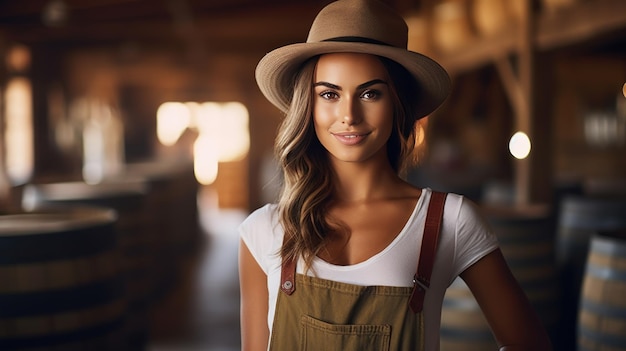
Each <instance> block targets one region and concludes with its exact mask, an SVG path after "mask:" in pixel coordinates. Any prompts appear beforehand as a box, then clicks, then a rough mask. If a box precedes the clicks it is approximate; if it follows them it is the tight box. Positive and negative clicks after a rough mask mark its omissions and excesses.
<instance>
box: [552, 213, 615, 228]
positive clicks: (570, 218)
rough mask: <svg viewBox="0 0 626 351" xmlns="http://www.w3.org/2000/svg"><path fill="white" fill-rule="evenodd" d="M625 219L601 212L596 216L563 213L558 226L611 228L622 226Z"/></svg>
mask: <svg viewBox="0 0 626 351" xmlns="http://www.w3.org/2000/svg"><path fill="white" fill-rule="evenodd" d="M625 225H626V220H624V219H621V218H615V217H607V216H606V215H603V214H601V213H598V214H597V215H596V216H581V214H580V213H563V214H562V217H561V220H560V223H559V226H560V227H561V228H575V229H583V230H590V231H595V230H611V229H616V228H623V227H624V226H625Z"/></svg>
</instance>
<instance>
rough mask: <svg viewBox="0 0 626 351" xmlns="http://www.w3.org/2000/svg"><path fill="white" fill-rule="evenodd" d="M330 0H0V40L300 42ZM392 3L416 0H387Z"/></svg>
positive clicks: (66, 42) (245, 45) (62, 42)
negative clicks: (317, 14)
mask: <svg viewBox="0 0 626 351" xmlns="http://www.w3.org/2000/svg"><path fill="white" fill-rule="evenodd" d="M330 2H331V0H88V1H85V0H19V1H16V0H0V40H2V39H4V40H7V41H11V42H13V41H14V42H23V43H26V44H35V45H36V44H47V43H50V44H58V45H66V46H67V45H69V46H79V45H108V44H113V45H115V44H117V43H119V42H124V41H141V42H147V43H150V42H152V43H156V44H159V45H168V43H176V42H180V41H181V40H182V41H187V40H198V41H202V42H204V43H209V44H210V45H213V46H216V47H218V48H219V49H228V48H232V49H237V48H239V50H241V48H246V49H247V50H250V49H254V48H255V47H259V48H260V47H261V46H262V47H266V46H270V47H271V46H277V45H283V44H285V43H289V42H297V41H302V40H303V39H304V38H305V37H306V34H307V32H308V28H309V26H310V24H311V21H312V20H313V18H314V17H315V14H316V13H317V12H318V11H319V10H320V9H321V8H322V7H323V6H325V5H326V4H328V3H330ZM386 2H387V3H389V4H391V5H392V6H395V7H397V8H403V7H406V6H411V5H409V4H411V3H413V4H415V3H418V1H410V0H400V1H398V0H395V1H393V0H391V1H389V0H388V1H386Z"/></svg>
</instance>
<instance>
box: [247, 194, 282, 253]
mask: <svg viewBox="0 0 626 351" xmlns="http://www.w3.org/2000/svg"><path fill="white" fill-rule="evenodd" d="M277 228H279V224H278V206H277V205H275V204H267V205H265V206H263V207H260V208H258V209H256V210H254V211H253V212H252V213H250V215H248V217H246V219H245V220H244V221H243V222H242V223H241V224H240V225H239V235H240V236H241V238H242V239H243V241H244V242H245V243H246V244H247V245H248V246H249V248H250V246H251V244H254V243H258V244H261V243H263V242H267V241H268V240H267V239H269V238H271V237H273V236H276V234H277V232H278V231H277V230H276V229H277ZM253 246H256V245H253Z"/></svg>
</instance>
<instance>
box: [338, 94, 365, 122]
mask: <svg viewBox="0 0 626 351" xmlns="http://www.w3.org/2000/svg"><path fill="white" fill-rule="evenodd" d="M357 101H358V100H356V101H355V100H354V99H345V100H344V101H343V103H342V104H341V114H340V116H341V118H342V119H341V123H343V124H346V125H349V126H351V125H355V124H358V123H360V122H361V120H362V116H361V110H360V108H359V106H358V103H357Z"/></svg>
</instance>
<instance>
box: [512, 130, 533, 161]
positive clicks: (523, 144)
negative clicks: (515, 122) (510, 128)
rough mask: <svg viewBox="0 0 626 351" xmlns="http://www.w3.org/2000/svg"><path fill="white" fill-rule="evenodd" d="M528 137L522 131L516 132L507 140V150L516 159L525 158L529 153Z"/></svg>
mask: <svg viewBox="0 0 626 351" xmlns="http://www.w3.org/2000/svg"><path fill="white" fill-rule="evenodd" d="M530 148H531V145H530V139H529V138H528V135H526V133H524V132H517V133H515V134H513V136H512V137H511V140H510V141H509V151H510V152H511V155H513V157H515V158H517V159H518V160H522V159H525V158H526V157H528V155H529V154H530Z"/></svg>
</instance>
